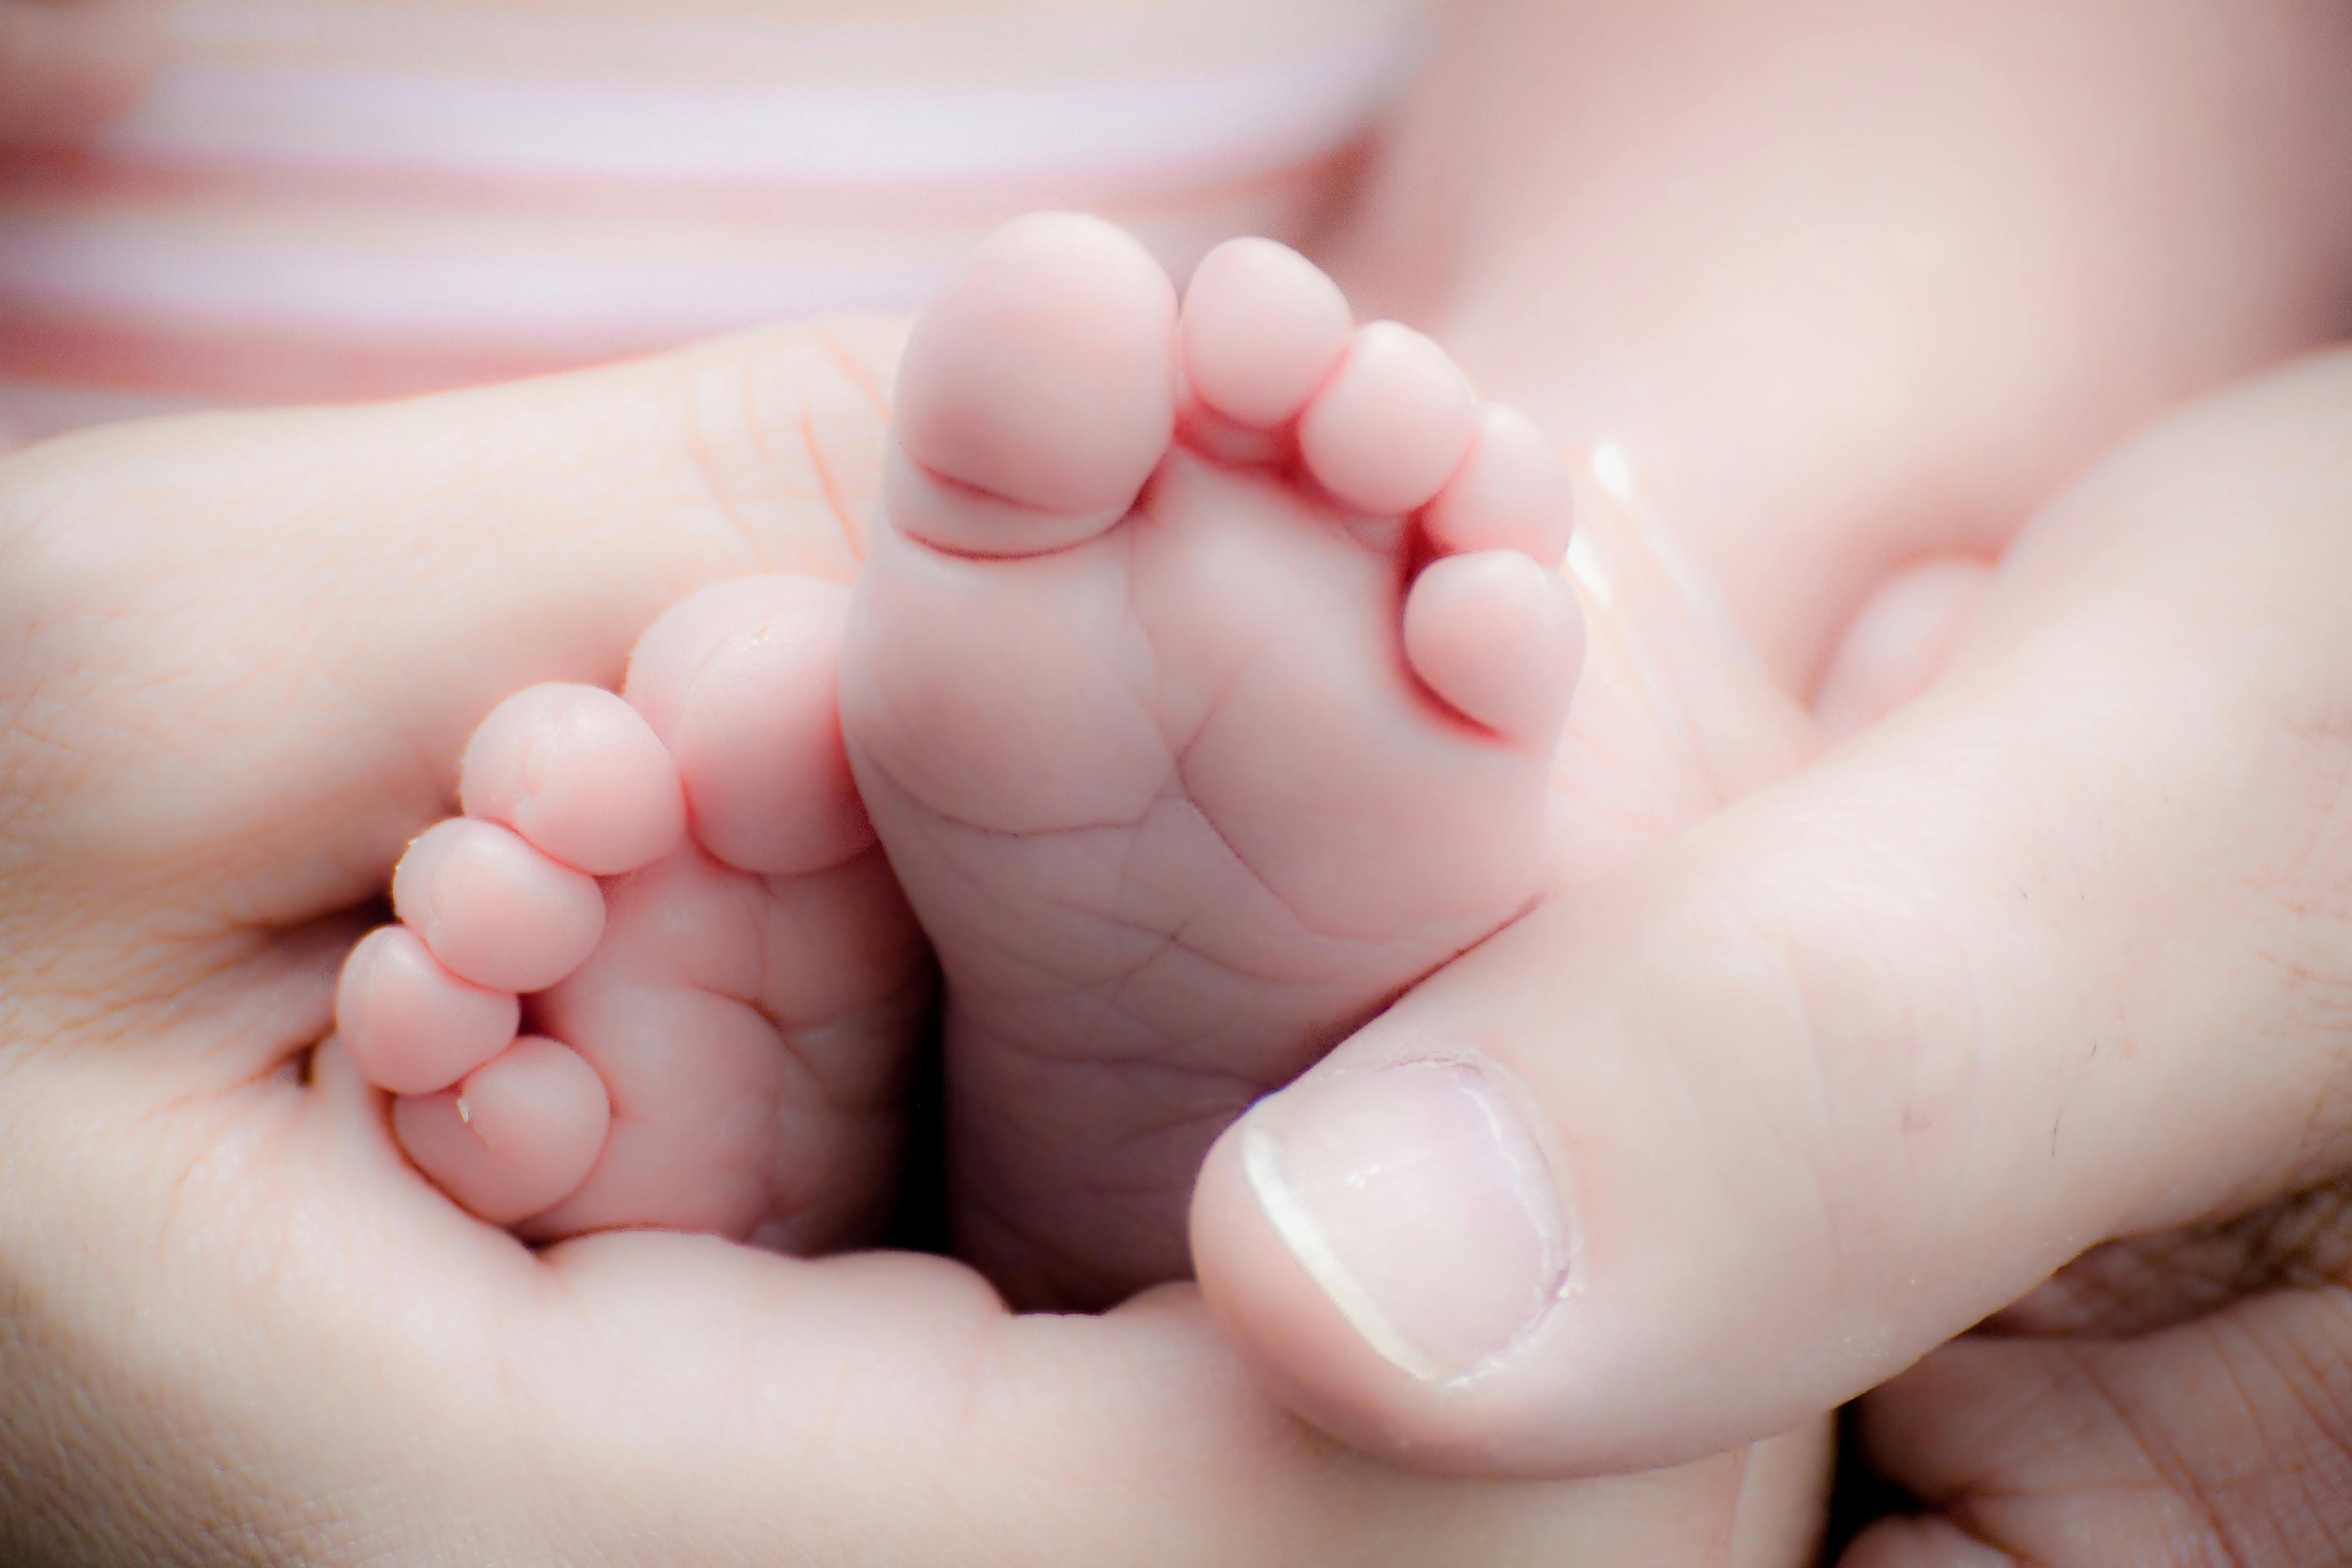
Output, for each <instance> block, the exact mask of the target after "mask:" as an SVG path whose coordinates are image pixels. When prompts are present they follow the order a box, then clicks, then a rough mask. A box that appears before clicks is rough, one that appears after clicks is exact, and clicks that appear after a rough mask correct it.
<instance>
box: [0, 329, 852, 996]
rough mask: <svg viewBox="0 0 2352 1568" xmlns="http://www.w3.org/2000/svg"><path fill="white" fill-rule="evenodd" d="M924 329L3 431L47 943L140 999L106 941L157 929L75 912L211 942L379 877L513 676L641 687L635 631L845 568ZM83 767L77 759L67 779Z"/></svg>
mask: <svg viewBox="0 0 2352 1568" xmlns="http://www.w3.org/2000/svg"><path fill="white" fill-rule="evenodd" d="M897 341H898V328H897V327H896V326H895V325H892V324H888V323H884V322H878V321H877V322H872V323H857V322H849V323H839V322H835V323H828V324H823V325H817V326H810V327H801V328H791V329H780V330H777V331H770V332H763V333H758V334H753V335H751V336H747V337H743V338H738V339H732V340H727V341H723V342H718V343H713V344H710V345H707V346H705V347H702V348H698V349H696V350H692V351H689V352H688V353H681V354H676V355H670V356H666V357H663V358H660V359H655V360H648V361H645V362H642V363H634V364H627V365H622V366H617V367H614V368H613V369H610V370H604V371H597V372H593V373H589V374H580V375H573V376H566V377H561V378H555V379H551V380H548V381H543V382H538V383H526V384H516V385H511V386H502V387H491V388H486V389H482V390H478V391H470V392H464V393H458V394H453V395H446V396H440V397H432V398H423V399H418V400H415V401H414V402H410V403H404V404H395V405H384V406H380V407H372V408H352V409H327V410H304V411H297V412H273V413H267V414H233V415H216V416H203V417H196V418H187V419H179V420H173V421H167V422H158V423H155V424H151V425H134V426H117V427H111V428H108V429H104V430H99V431H92V432H89V433H88V434H85V435H82V436H79V437H70V438H68V439H65V440H61V441H57V442H52V443H49V444H47V445H46V446H42V447H35V448H32V449H30V450H28V451H25V452H22V453H19V454H18V455H16V457H14V458H10V459H8V462H7V465H6V467H5V470H0V473H5V483H0V626H6V627H7V628H8V637H7V641H6V643H5V646H0V714H5V718H6V720H7V727H8V729H9V731H11V732H10V733H9V734H8V736H7V737H6V739H5V744H0V772H5V783H7V784H10V785H11V786H13V787H12V789H11V792H10V793H12V794H23V795H28V796H30V795H38V796H39V798H40V799H41V801H42V805H41V808H40V810H38V811H37V812H19V813H16V814H15V815H14V816H13V817H12V818H11V819H10V820H8V821H7V822H6V823H5V824H0V837H5V842H6V844H7V846H8V848H9V849H10V850H11V851H12V852H13V859H14V862H15V864H16V866H17V868H19V874H20V875H21V876H22V877H24V878H26V879H27V880H26V882H25V883H24V884H23V897H22V898H20V899H18V900H15V902H14V906H13V907H14V908H16V909H17V910H27V909H38V910H44V911H45V914H44V921H45V929H44V930H43V931H37V932H29V933H27V934H26V938H25V940H26V942H29V943H31V944H32V945H33V946H34V947H42V946H48V945H54V946H57V947H58V948H59V950H60V956H59V960H58V962H59V963H61V964H64V965H65V966H66V971H65V972H66V973H75V974H79V975H80V976H81V980H80V983H81V984H84V985H85V986H87V988H88V989H89V994H121V984H120V982H121V978H122V977H121V975H119V974H110V973H106V972H105V969H104V966H105V965H106V964H108V963H127V964H131V965H139V964H143V963H147V962H148V961H149V959H150V957H151V956H152V954H150V953H148V952H146V951H145V950H143V949H142V947H141V946H140V944H139V943H138V942H107V943H91V942H80V941H78V940H77V939H76V938H75V936H74V934H73V931H72V929H69V928H71V927H72V925H73V922H72V921H70V920H67V919H62V918H60V917H61V916H62V915H63V913H64V911H65V910H67V909H68V908H71V907H80V908H81V909H82V910H83V911H84V912H85V913H87V914H89V915H91V916H92V918H98V917H101V916H102V917H103V919H105V920H106V921H109V922H112V923H113V924H116V925H121V924H124V923H130V924H132V925H137V926H141V927H142V928H143V929H145V930H147V931H169V932H170V933H171V937H170V940H171V941H173V942H175V943H187V942H192V941H193V942H209V941H212V940H214V939H215V937H217V936H219V935H220V934H221V933H223V932H225V931H282V930H285V929H288V928H290V927H294V926H297V925H299V924H300V923H301V922H303V921H309V920H311V919H314V918H316V917H319V916H321V915H324V914H327V913H329V912H331V911H333V910H341V909H345V908H348V907H351V906H353V905H357V904H360V903H363V902H365V901H366V900H370V899H373V898H375V897H377V896H379V895H380V894H381V892H382V890H383V884H384V878H385V875H386V868H389V867H390V866H391V865H392V863H393V862H394V860H395V859H396V858H398V856H399V853H400V850H401V847H402V846H403V845H404V844H405V843H406V841H407V840H408V838H410V837H412V836H414V835H415V833H417V832H418V831H420V830H421V829H422V828H423V827H424V826H425V825H426V824H427V823H429V822H431V821H432V820H433V819H435V818H436V817H437V816H444V815H447V814H449V813H450V812H451V811H453V810H454V806H455V793H454V792H455V786H456V780H457V759H458V755H459V752H460V751H461V750H462V748H463V746H464V744H465V741H466V738H467V734H468V733H469V732H470V731H471V730H472V729H473V727H474V725H475V724H477V723H478V722H479V721H480V720H481V718H482V716H483V715H484V714H486V713H488V711H489V710H490V709H491V708H492V707H493V706H494V705H495V704H497V703H498V702H499V700H501V699H503V698H504V697H506V696H508V695H509V694H510V693H512V692H514V691H517V690H519V689H521V688H523V687H525V686H529V685H531V684H534V683H536V682H539V681H544V680H566V681H582V682H586V683H590V684H594V685H602V686H607V687H617V686H618V685H619V682H620V678H621V676H622V673H623V668H624V666H625V661H626V658H627V655H628V650H629V648H630V646H631V644H632V643H633V642H634V640H635V638H636V637H637V636H638V634H639V633H641V632H643V631H644V629H645V628H646V626H647V625H648V624H650V623H651V622H652V620H653V619H654V617H655V616H657V615H658V614H659V613H660V612H661V611H662V610H664V609H665V608H667V606H668V605H671V604H672V603H674V602H676V601H677V600H678V599H681V598H683V597H685V596H686V595H688V593H690V592H692V591H693V590H694V589H696V588H698V587H699V586H701V585H703V584H706V583H709V582H711V581H713V580H715V579H718V578H721V577H727V576H738V575H748V574H753V573H759V572H771V571H784V572H803V573H809V574H815V575H819V576H824V577H829V578H833V579H835V580H845V579H846V578H847V576H848V575H849V574H850V573H851V572H852V571H853V570H854V568H855V566H856V559H857V556H858V553H859V551H860V548H861V546H860V543H859V541H860V534H861V529H862V523H863V519H864V516H865V511H866V506H867V504H868V500H869V497H868V489H867V487H868V486H869V484H870V482H871V479H872V476H873V475H874V474H876V473H877V472H878V471H879V466H880V465H879V452H880V443H881V440H882V437H883V433H884V430H885V427H886V420H887V384H888V378H889V375H890V373H891V368H892V365H893V363H894V360H895V354H896V346H897ZM100 680H102V681H103V683H104V689H103V690H102V691H93V690H91V689H89V686H90V683H92V682H93V681H100ZM93 698H102V699H103V700H102V701H98V702H94V701H93V700H92V699H93ZM99 713H102V714H103V715H104V722H103V723H97V722H93V721H91V715H93V714H99ZM61 770H63V771H69V773H70V774H71V783H72V787H70V788H62V787H47V786H44V785H42V784H40V782H39V779H40V778H43V777H49V776H51V775H54V774H57V773H59V772H60V771H61Z"/></svg>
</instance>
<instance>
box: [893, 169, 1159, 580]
mask: <svg viewBox="0 0 2352 1568" xmlns="http://www.w3.org/2000/svg"><path fill="white" fill-rule="evenodd" d="M1175 329H1176V299H1175V289H1174V287H1173V286H1172V285H1171V283H1170V282H1169V280H1168V276H1167V274H1166V273H1165V272H1163V271H1161V270H1160V264H1159V263H1158V262H1156V261H1154V260H1153V259H1152V258H1151V255H1150V252H1149V251H1147V250H1145V249H1144V248H1143V247H1142V246H1140V245H1139V244H1138V243H1137V242H1136V241H1135V240H1134V239H1133V238H1131V237H1129V236H1128V235H1126V234H1124V233H1122V232H1120V231H1119V230H1118V229H1117V228H1114V227H1112V226H1110V225H1109V224H1107V223H1104V222H1102V221H1100V220H1099V219H1096V218H1089V217H1080V216H1074V215H1071V214H1067V213H1044V214H1039V215H1036V216H1031V217H1026V218H1023V219H1021V220H1020V221H1019V222H1017V223H1013V224H1012V225H1010V226H1006V227H1004V228H1003V229H1000V230H998V231H997V232H996V233H995V234H993V235H992V236H991V237H989V238H987V239H985V240H983V241H982V243H981V244H980V246H979V247H978V248H976V249H975V250H973V252H972V253H971V255H970V256H969V257H967V258H965V259H964V261H963V262H962V264H961V265H960V266H959V267H957V268H956V269H955V270H954V271H953V272H952V273H950V275H949V277H948V279H947V280H946V281H945V282H943V283H942V284H941V285H940V288H939V289H938V291H937V292H936V293H934V294H933V296H932V298H931V301H930V303H929V305H928V306H926V307H925V308H924V310H923V313H922V315H921V317H920V318H919V319H918V321H916V323H915V328H914V331H913V333H912V334H911V335H910V336H909V337H908V342H907V349H906V353H905V355H904V357H903V358H902V359H901V360H900V362H899V367H898V387H897V393H896V397H897V423H896V427H895V433H896V437H897V439H896V441H895V443H894V450H893V452H892V454H891V457H890V462H889V468H888V470H887V473H886V475H885V477H884V492H883V493H884V508H885V510H886V511H887V513H888V514H889V516H890V519H891V521H893V522H894V523H895V524H896V525H897V526H898V528H899V529H900V530H901V531H904V532H907V533H909V534H911V535H913V536H914V537H916V538H918V539H921V540H924V541H926V542H929V543H932V544H936V545H939V546H941V547H942V548H945V549H948V550H951V551H956V552H961V553H965V554H974V555H1028V554H1038V553H1043V552H1048V551H1053V550H1058V549H1062V548H1065V547H1066V546H1068V545H1071V544H1075V543H1077V542H1080V541H1081V540H1085V539H1087V538H1090V537H1092V536H1093V535H1094V534H1096V533H1097V532H1099V531H1102V530H1103V529H1105V528H1108V527H1109V526H1110V525H1111V524H1112V523H1114V522H1116V521H1118V519H1119V518H1121V517H1122V516H1124V515H1125V514H1126V512H1127V510H1128V508H1129V506H1130V505H1132V504H1133V502H1134V500H1135V497H1136V494H1137V492H1138V491H1139V490H1140V489H1142V487H1143V482H1144V481H1145V480H1146V479H1149V478H1150V476H1151V471H1152V469H1153V468H1156V467H1158V466H1159V462H1160V456H1161V454H1162V453H1164V452H1165V451H1166V450H1167V447H1168V443H1169V439H1170V437H1171V434H1172V432H1173V429H1174V423H1175V374H1176V372H1175V353H1176V349H1175V335H1176V333H1175Z"/></svg>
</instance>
